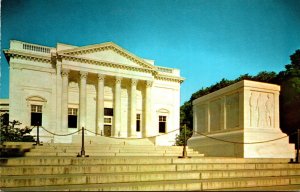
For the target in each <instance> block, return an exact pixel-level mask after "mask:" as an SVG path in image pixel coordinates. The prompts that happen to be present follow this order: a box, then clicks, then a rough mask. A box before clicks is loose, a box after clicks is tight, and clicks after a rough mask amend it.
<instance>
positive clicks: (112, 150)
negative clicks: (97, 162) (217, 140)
mask: <svg viewBox="0 0 300 192" xmlns="http://www.w3.org/2000/svg"><path fill="white" fill-rule="evenodd" d="M182 150H183V147H180V146H154V145H138V146H134V145H130V144H126V143H121V144H95V143H85V154H86V155H89V156H90V157H94V156H101V157H103V156H160V157H163V156H175V157H178V156H181V155H182ZM80 151H81V144H79V143H75V144H44V145H42V146H35V147H33V148H32V149H31V150H30V151H29V152H27V153H26V154H25V156H27V157H29V156H37V157H40V156H65V157H76V155H78V154H80ZM187 152H188V154H189V155H190V156H193V157H195V156H199V157H203V156H204V155H203V154H199V153H198V152H197V151H194V150H193V149H189V148H187Z"/></svg>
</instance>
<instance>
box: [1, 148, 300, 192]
mask: <svg viewBox="0 0 300 192" xmlns="http://www.w3.org/2000/svg"><path fill="white" fill-rule="evenodd" d="M79 151H80V145H79V144H45V145H43V146H36V147H35V148H33V149H31V151H30V152H28V153H26V156H25V157H19V158H1V161H0V164H1V167H0V174H1V177H0V189H1V190H4V191H45V190H46V191H49V190H58V191H80V190H92V191H98V190H99V191H141V190H147V191H152V190H153V191H154V190H156V191H157V190H159V191H168V190H169V191H170V190H171V191H174V190H180V191H183V190H276V189H278V190H299V189H300V164H288V161H289V160H288V159H243V158H225V157H223V158H217V157H202V155H201V154H198V153H197V152H194V151H192V150H191V149H188V155H189V156H192V158H178V157H177V156H180V155H181V154H182V148H181V147H162V146H146V145H145V146H144V145H140V146H132V145H126V144H123V145H112V144H110V145H107V146H105V145H98V146H95V145H93V144H90V145H88V144H87V146H86V154H87V155H90V157H75V155H77V153H78V152H79Z"/></svg>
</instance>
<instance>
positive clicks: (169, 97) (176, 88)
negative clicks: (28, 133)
mask: <svg viewBox="0 0 300 192" xmlns="http://www.w3.org/2000/svg"><path fill="white" fill-rule="evenodd" d="M4 53H5V56H6V58H7V60H8V61H9V64H10V90H9V97H10V98H9V102H10V119H16V120H19V121H20V122H22V123H23V125H28V126H32V125H33V121H35V122H36V121H41V122H39V123H40V124H42V126H43V127H45V128H46V129H48V130H50V131H52V132H55V133H60V134H66V133H71V132H74V131H76V130H77V129H80V128H81V127H85V128H86V129H88V130H90V131H91V132H95V133H97V134H100V135H105V136H110V137H117V138H146V137H151V136H156V135H163V136H162V137H163V138H164V139H159V137H156V138H157V140H156V141H155V142H156V144H158V145H172V144H173V143H174V140H175V135H176V134H178V132H179V131H174V130H177V129H178V128H179V108H180V84H181V83H182V82H183V80H184V79H183V78H182V77H180V72H179V70H177V69H172V68H165V67H160V66H155V65H154V61H152V60H148V59H143V58H140V57H138V56H136V55H134V54H132V53H130V52H128V51H127V50H125V49H123V48H121V47H119V46H118V45H116V44H114V43H112V42H107V43H102V44H96V45H89V46H83V47H76V46H72V45H66V44H61V43H58V44H57V46H56V47H46V46H41V45H36V44H31V43H25V42H20V41H15V40H12V41H11V43H10V49H9V50H4ZM33 113H34V114H33ZM37 113H40V114H41V115H38V114H37ZM162 117H164V118H162ZM162 120H164V121H162ZM172 131H173V132H172ZM91 132H87V134H89V135H91V134H92V133H91ZM169 132H172V133H169ZM166 133H169V134H166ZM42 134H44V136H45V138H44V139H45V142H46V140H47V139H46V136H49V137H50V136H51V135H47V133H45V132H42ZM165 134H166V135H165ZM52 140H54V141H55V142H71V137H66V138H64V139H61V137H52Z"/></svg>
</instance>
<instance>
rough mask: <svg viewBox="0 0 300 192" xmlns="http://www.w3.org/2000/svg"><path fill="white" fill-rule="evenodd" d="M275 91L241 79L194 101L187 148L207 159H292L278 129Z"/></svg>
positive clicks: (286, 138) (292, 149)
mask: <svg viewBox="0 0 300 192" xmlns="http://www.w3.org/2000/svg"><path fill="white" fill-rule="evenodd" d="M279 91H280V86H278V85H274V84H268V83H261V82H255V81H249V80H243V81H240V82H238V83H235V84H233V85H230V86H228V87H225V88H223V89H220V90H218V91H216V92H213V93H210V94H208V95H205V96H203V97H200V98H198V99H196V100H194V101H193V114H194V117H193V119H194V134H193V136H192V138H190V139H189V141H188V145H189V147H192V148H194V149H196V150H198V151H199V152H201V153H205V154H206V155H207V156H231V157H245V158H257V157H261V158H293V157H294V146H293V145H292V144H289V141H288V137H285V136H286V134H284V133H282V132H281V129H280V127H279ZM210 137H213V138H215V139H212V138H210ZM283 137H284V138H283ZM277 138H282V139H278V140H275V141H270V140H274V139H277Z"/></svg>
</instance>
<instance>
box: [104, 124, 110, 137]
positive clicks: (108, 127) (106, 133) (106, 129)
mask: <svg viewBox="0 0 300 192" xmlns="http://www.w3.org/2000/svg"><path fill="white" fill-rule="evenodd" d="M104 136H107V137H110V136H111V125H104Z"/></svg>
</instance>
